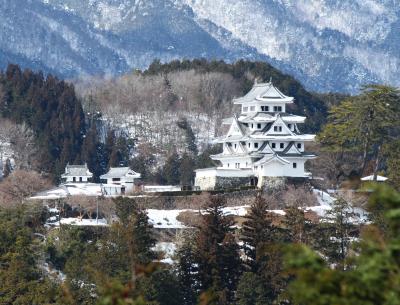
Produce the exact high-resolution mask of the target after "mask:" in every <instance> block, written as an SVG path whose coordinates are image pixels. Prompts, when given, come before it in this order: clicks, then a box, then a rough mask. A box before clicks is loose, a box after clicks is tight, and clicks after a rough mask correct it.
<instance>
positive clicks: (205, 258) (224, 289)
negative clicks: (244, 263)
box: [196, 196, 241, 304]
mask: <svg viewBox="0 0 400 305" xmlns="http://www.w3.org/2000/svg"><path fill="white" fill-rule="evenodd" d="M224 206H225V200H224V199H223V198H222V197H220V196H215V197H211V198H210V200H209V203H208V205H207V208H206V212H205V213H204V214H203V215H202V222H201V225H200V227H199V232H198V235H197V237H196V261H197V265H198V282H199V285H200V289H201V290H202V291H203V292H206V291H208V292H209V293H211V294H212V295H214V296H216V297H217V298H218V300H219V304H229V303H230V302H231V301H232V300H233V293H234V291H235V290H236V285H237V281H238V278H239V276H240V273H241V261H240V257H239V247H238V245H237V242H236V240H235V237H234V234H233V233H234V232H233V228H232V226H233V225H234V221H233V220H232V219H231V218H230V217H226V216H224V214H223V211H222V208H223V207H224Z"/></svg>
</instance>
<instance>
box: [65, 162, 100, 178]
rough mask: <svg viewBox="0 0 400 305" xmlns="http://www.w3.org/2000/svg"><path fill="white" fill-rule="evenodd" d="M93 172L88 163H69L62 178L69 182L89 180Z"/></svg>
mask: <svg viewBox="0 0 400 305" xmlns="http://www.w3.org/2000/svg"><path fill="white" fill-rule="evenodd" d="M92 177H93V174H92V173H91V172H90V171H89V169H88V167H87V164H86V163H85V164H84V165H69V164H67V165H66V166H65V172H64V174H62V175H61V180H62V181H63V182H64V183H68V182H78V183H79V182H81V183H86V182H89V181H90V180H91V179H92Z"/></svg>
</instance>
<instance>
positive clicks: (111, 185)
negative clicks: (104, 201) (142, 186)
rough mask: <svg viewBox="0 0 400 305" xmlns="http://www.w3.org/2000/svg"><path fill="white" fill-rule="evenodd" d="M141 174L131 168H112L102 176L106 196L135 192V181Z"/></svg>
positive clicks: (103, 190)
mask: <svg viewBox="0 0 400 305" xmlns="http://www.w3.org/2000/svg"><path fill="white" fill-rule="evenodd" d="M139 178H140V174H139V173H136V172H135V171H133V170H131V169H130V168H129V167H111V168H110V170H109V171H108V172H107V173H106V174H104V175H102V176H100V179H101V182H102V185H101V188H102V192H103V194H104V195H124V194H126V193H130V192H132V191H133V190H134V185H135V179H139Z"/></svg>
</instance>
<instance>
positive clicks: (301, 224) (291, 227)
mask: <svg viewBox="0 0 400 305" xmlns="http://www.w3.org/2000/svg"><path fill="white" fill-rule="evenodd" d="M283 224H284V226H285V230H286V234H287V240H288V241H289V242H291V243H304V244H309V243H310V241H309V238H310V234H309V232H310V224H309V222H308V221H307V220H306V218H305V215H304V210H302V209H299V208H298V207H289V208H287V209H285V218H284V221H283Z"/></svg>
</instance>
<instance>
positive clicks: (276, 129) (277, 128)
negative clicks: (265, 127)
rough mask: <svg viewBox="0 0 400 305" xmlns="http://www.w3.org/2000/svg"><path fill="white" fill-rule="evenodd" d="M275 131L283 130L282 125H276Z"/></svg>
mask: <svg viewBox="0 0 400 305" xmlns="http://www.w3.org/2000/svg"><path fill="white" fill-rule="evenodd" d="M274 131H277V132H281V131H282V126H274Z"/></svg>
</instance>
